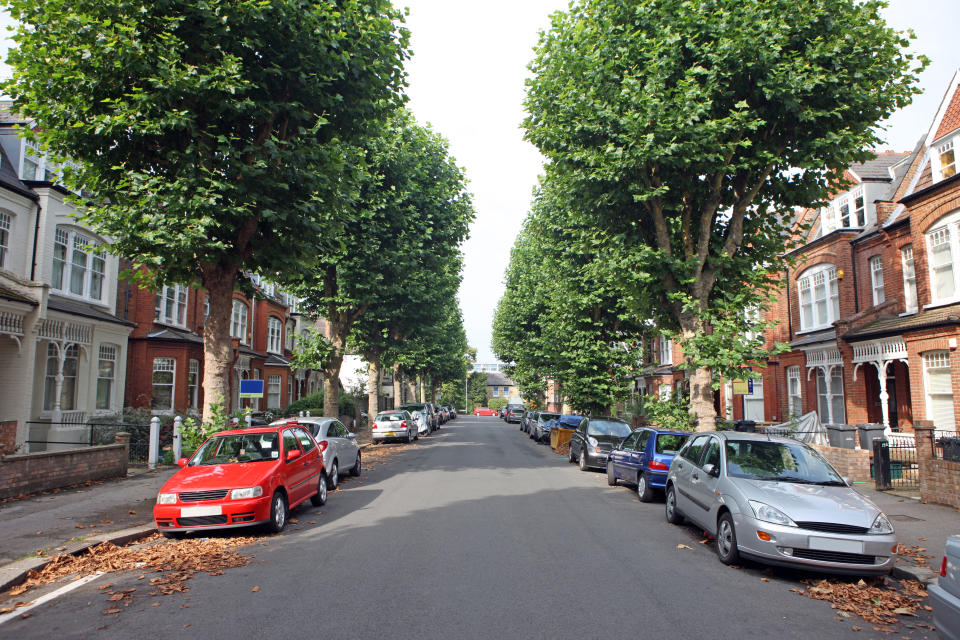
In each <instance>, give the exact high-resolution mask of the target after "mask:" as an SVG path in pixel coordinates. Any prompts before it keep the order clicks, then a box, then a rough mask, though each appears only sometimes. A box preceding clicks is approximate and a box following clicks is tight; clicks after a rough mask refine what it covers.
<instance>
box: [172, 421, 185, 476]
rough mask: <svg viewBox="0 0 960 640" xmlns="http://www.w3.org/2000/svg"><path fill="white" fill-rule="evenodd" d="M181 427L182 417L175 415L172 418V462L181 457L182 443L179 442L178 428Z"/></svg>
mask: <svg viewBox="0 0 960 640" xmlns="http://www.w3.org/2000/svg"><path fill="white" fill-rule="evenodd" d="M182 428H183V418H181V417H180V416H177V417H176V418H174V419H173V463H174V464H176V463H177V460H179V459H180V458H182V457H183V443H182V442H181V436H180V429H182Z"/></svg>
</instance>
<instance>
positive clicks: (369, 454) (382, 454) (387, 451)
mask: <svg viewBox="0 0 960 640" xmlns="http://www.w3.org/2000/svg"><path fill="white" fill-rule="evenodd" d="M411 446H413V445H409V444H378V445H371V446H369V447H367V448H365V449H364V450H363V451H362V453H361V455H362V456H363V468H364V469H365V470H367V471H371V470H373V469H376V468H377V465H378V464H381V463H383V462H386V460H387V459H388V458H390V457H391V456H393V455H395V454H397V453H399V452H401V451H405V450H407V449H409V448H410V447H411ZM358 484H363V482H359V481H358Z"/></svg>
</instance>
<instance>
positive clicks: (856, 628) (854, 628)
mask: <svg viewBox="0 0 960 640" xmlns="http://www.w3.org/2000/svg"><path fill="white" fill-rule="evenodd" d="M850 628H851V629H853V630H854V631H860V627H858V626H857V625H853V626H852V627H850Z"/></svg>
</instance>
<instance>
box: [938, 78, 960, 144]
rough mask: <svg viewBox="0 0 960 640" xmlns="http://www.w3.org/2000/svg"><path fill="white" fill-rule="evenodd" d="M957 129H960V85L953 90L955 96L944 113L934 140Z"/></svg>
mask: <svg viewBox="0 0 960 640" xmlns="http://www.w3.org/2000/svg"><path fill="white" fill-rule="evenodd" d="M957 129H960V87H957V88H956V89H955V90H954V92H953V97H952V98H951V99H950V103H949V104H948V105H947V108H946V110H945V111H944V113H943V119H942V120H941V121H940V126H939V127H937V133H936V134H934V140H939V139H940V138H942V137H943V136H945V135H947V134H948V133H951V132H953V131H956V130H957Z"/></svg>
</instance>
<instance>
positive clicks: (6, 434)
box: [0, 420, 17, 455]
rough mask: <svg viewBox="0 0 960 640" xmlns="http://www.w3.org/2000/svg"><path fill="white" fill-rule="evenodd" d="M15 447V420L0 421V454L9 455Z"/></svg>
mask: <svg viewBox="0 0 960 640" xmlns="http://www.w3.org/2000/svg"><path fill="white" fill-rule="evenodd" d="M16 448H17V422H16V420H13V421H8V422H0V455H11V454H13V453H14V452H15V450H16Z"/></svg>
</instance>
